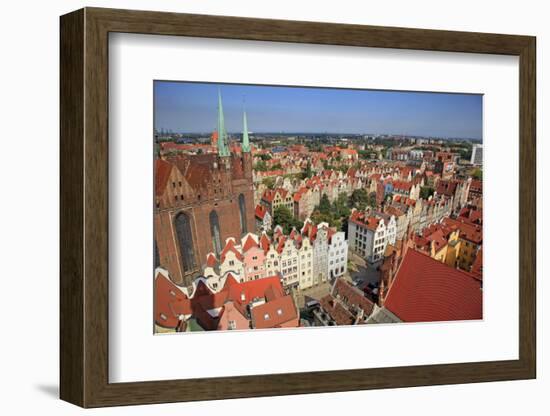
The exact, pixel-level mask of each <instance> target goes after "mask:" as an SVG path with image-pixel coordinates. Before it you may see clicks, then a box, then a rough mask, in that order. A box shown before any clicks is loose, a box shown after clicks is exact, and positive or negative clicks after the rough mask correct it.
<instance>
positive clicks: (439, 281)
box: [384, 249, 482, 322]
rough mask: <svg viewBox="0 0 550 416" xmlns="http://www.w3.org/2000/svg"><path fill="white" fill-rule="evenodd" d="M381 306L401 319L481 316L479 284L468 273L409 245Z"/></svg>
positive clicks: (469, 318) (415, 319)
mask: <svg viewBox="0 0 550 416" xmlns="http://www.w3.org/2000/svg"><path fill="white" fill-rule="evenodd" d="M384 306H385V307H386V308H387V309H389V310H390V311H391V312H392V313H394V314H395V315H396V316H397V317H399V319H401V320H402V321H404V322H430V321H456V320H471V319H481V318H482V291H481V284H480V282H479V280H477V279H476V278H475V277H474V276H473V275H472V274H470V273H466V272H463V271H461V270H458V269H454V268H452V267H449V266H447V265H445V264H443V263H440V262H439V261H437V260H435V259H432V258H431V257H429V256H428V255H425V254H422V253H420V252H418V251H416V250H412V249H410V250H408V251H407V253H406V254H405V256H404V258H403V261H402V263H401V266H400V267H399V270H398V272H397V274H396V277H395V280H394V282H393V284H392V286H391V287H390V289H389V292H388V295H387V297H386V301H385V303H384Z"/></svg>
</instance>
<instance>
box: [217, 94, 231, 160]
mask: <svg viewBox="0 0 550 416" xmlns="http://www.w3.org/2000/svg"><path fill="white" fill-rule="evenodd" d="M218 155H219V156H229V146H228V145H227V133H226V131H225V122H224V119H223V106H222V94H221V92H220V90H218Z"/></svg>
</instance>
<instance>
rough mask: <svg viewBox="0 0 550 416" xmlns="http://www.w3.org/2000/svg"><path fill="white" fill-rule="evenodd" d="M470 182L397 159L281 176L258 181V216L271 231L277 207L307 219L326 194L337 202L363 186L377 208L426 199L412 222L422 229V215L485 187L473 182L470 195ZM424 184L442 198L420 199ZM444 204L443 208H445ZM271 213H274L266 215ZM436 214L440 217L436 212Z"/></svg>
mask: <svg viewBox="0 0 550 416" xmlns="http://www.w3.org/2000/svg"><path fill="white" fill-rule="evenodd" d="M478 182H479V181H478ZM471 184H472V179H471V178H466V179H458V178H450V179H442V176H441V175H440V174H437V173H434V172H433V171H432V170H427V166H426V164H422V165H421V166H419V167H415V166H402V165H401V164H399V165H396V164H395V163H382V164H375V165H373V164H372V163H363V164H362V165H361V167H360V168H356V167H352V168H350V169H348V171H347V173H343V172H341V171H335V170H323V171H321V172H319V173H318V174H316V175H314V176H313V177H311V178H306V179H302V180H299V179H291V178H288V177H286V178H283V177H277V179H276V181H275V183H274V187H273V188H268V187H267V186H266V185H264V184H257V185H256V186H255V193H254V200H255V203H256V213H255V214H256V215H255V219H256V224H257V227H258V228H257V229H258V230H268V229H269V227H270V225H271V224H272V218H273V215H274V212H275V210H276V209H277V208H278V207H281V206H284V207H286V208H288V210H289V211H290V212H291V213H292V214H293V215H294V217H295V218H297V219H299V220H304V219H305V218H307V217H309V216H311V215H312V213H313V211H314V210H315V207H317V206H318V205H319V202H320V200H321V197H322V196H323V195H327V197H328V199H329V201H330V202H334V201H335V200H337V199H338V197H339V196H340V195H346V196H347V197H349V196H351V194H352V193H353V192H354V191H355V190H358V189H364V190H365V191H366V192H367V193H368V194H369V195H371V194H372V195H375V197H376V204H377V206H382V205H383V204H388V200H389V203H391V204H393V202H394V201H395V200H396V199H397V201H398V203H399V202H401V201H406V200H412V201H417V200H420V199H424V200H425V201H424V203H423V204H421V205H418V206H417V207H416V210H414V213H413V214H414V215H413V217H415V218H414V219H413V222H420V228H422V227H423V226H422V225H421V224H422V220H421V219H418V220H417V221H416V220H415V219H416V217H417V216H418V217H422V218H424V220H425V221H428V222H431V220H430V218H429V216H430V215H432V214H431V211H434V210H435V211H437V210H439V209H444V210H447V209H448V204H449V202H450V204H451V205H450V208H451V210H452V211H454V210H457V209H459V208H460V207H462V206H463V205H464V204H465V203H466V201H467V200H468V199H469V197H471V196H472V194H476V193H477V194H479V193H480V191H479V187H480V185H478V184H477V182H475V181H474V184H475V186H474V188H472V192H471V193H470V187H471ZM424 186H426V187H430V188H432V189H433V190H434V191H435V192H434V194H435V195H436V196H437V195H439V198H436V197H434V198H433V200H432V199H430V200H429V201H428V198H426V197H424V198H421V189H422V187H424ZM478 196H479V195H478ZM396 197H398V198H396ZM479 199H481V198H479ZM441 204H443V205H444V206H443V207H441ZM430 207H431V208H430ZM422 211H424V214H422ZM266 214H269V215H267V218H266ZM433 215H435V217H439V216H440V215H439V214H438V213H437V212H436V213H435V214H433Z"/></svg>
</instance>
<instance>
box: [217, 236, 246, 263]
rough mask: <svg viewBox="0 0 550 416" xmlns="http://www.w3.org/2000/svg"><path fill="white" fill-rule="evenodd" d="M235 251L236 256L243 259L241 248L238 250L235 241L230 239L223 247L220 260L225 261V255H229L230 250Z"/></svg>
mask: <svg viewBox="0 0 550 416" xmlns="http://www.w3.org/2000/svg"><path fill="white" fill-rule="evenodd" d="M230 251H231V252H233V253H235V256H236V257H237V259H238V260H241V261H242V259H243V255H242V254H241V252H240V251H239V250H237V248H236V247H235V241H234V240H232V239H230V240H229V241H227V244H226V245H225V247H224V248H223V250H222V254H221V256H220V260H221V262H222V263H223V262H224V261H225V256H226V255H227V253H229V252H230Z"/></svg>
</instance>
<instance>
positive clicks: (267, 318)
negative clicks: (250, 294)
mask: <svg viewBox="0 0 550 416" xmlns="http://www.w3.org/2000/svg"><path fill="white" fill-rule="evenodd" d="M264 320H265V321H268V320H269V314H268V313H266V314H265V315H264Z"/></svg>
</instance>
